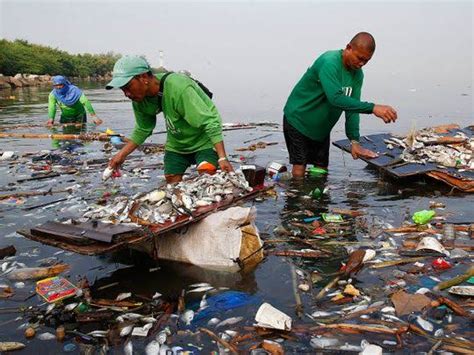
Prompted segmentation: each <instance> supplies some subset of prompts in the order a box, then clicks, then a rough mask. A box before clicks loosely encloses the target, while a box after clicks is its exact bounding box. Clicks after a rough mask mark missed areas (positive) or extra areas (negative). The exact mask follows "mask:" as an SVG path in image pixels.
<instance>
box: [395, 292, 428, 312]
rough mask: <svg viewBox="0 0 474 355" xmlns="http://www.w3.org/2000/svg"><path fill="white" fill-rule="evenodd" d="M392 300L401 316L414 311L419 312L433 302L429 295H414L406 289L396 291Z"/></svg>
mask: <svg viewBox="0 0 474 355" xmlns="http://www.w3.org/2000/svg"><path fill="white" fill-rule="evenodd" d="M391 300H392V303H393V305H394V306H395V311H396V312H397V316H399V317H400V316H403V315H405V314H410V313H412V312H419V311H421V310H422V309H423V308H424V307H426V306H428V305H430V304H431V299H430V298H428V297H427V296H425V295H422V294H414V295H412V294H409V293H406V292H405V291H398V292H396V293H394V294H393V295H392V298H391Z"/></svg>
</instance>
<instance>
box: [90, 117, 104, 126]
mask: <svg viewBox="0 0 474 355" xmlns="http://www.w3.org/2000/svg"><path fill="white" fill-rule="evenodd" d="M92 118H93V120H92V122H94V124H95V125H96V126H98V125H100V124H102V122H104V121H102V120H101V119H100V118H99V117H97V116H96V115H94V116H92Z"/></svg>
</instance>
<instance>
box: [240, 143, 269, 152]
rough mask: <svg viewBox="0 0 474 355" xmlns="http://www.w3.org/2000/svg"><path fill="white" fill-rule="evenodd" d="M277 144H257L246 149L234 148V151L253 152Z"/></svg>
mask: <svg viewBox="0 0 474 355" xmlns="http://www.w3.org/2000/svg"><path fill="white" fill-rule="evenodd" d="M276 144H278V142H257V143H255V144H251V145H249V146H248V147H243V148H235V149H234V150H235V151H237V152H244V151H246V150H250V151H254V150H257V149H265V148H266V147H267V146H270V145H276Z"/></svg>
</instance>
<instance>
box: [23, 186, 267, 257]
mask: <svg viewBox="0 0 474 355" xmlns="http://www.w3.org/2000/svg"><path fill="white" fill-rule="evenodd" d="M266 190H267V187H265V186H258V187H254V189H253V191H251V192H247V193H244V194H242V195H240V196H234V197H228V198H226V199H223V200H222V201H220V202H219V203H214V204H212V205H209V206H205V207H200V208H198V209H197V210H196V211H194V212H193V214H192V217H191V216H187V215H180V216H179V217H178V218H177V219H176V221H174V222H171V221H167V222H166V223H164V224H148V225H143V226H142V227H136V229H134V230H131V231H129V232H126V233H119V234H116V235H114V236H113V238H112V240H111V242H103V241H102V242H101V241H97V240H91V239H89V241H88V242H87V243H83V241H80V242H79V243H78V238H77V235H75V234H74V233H77V230H78V229H79V230H81V228H82V227H81V226H84V225H86V224H87V223H88V224H90V223H91V222H87V223H86V224H84V223H79V224H76V225H75V226H74V228H70V229H67V227H64V226H71V225H64V224H63V226H62V228H61V231H55V230H54V228H51V229H47V228H41V226H39V229H40V233H37V232H36V233H35V232H34V231H37V230H38V227H36V228H31V229H23V230H19V231H17V232H18V233H19V234H21V235H23V236H24V237H26V238H28V239H30V240H34V241H37V242H40V243H42V244H46V245H50V246H54V247H57V248H60V249H64V250H67V251H72V252H75V253H78V254H83V255H98V254H105V253H110V252H114V251H117V250H121V249H125V248H128V247H129V246H130V245H131V244H135V243H141V242H144V241H146V240H147V239H149V240H150V241H151V240H152V239H153V238H155V237H158V236H160V235H161V234H163V233H166V232H169V231H171V230H174V229H178V228H182V227H184V226H186V225H188V224H191V223H195V222H197V221H199V220H201V219H203V218H205V217H207V216H209V215H210V214H212V213H214V212H216V211H219V210H223V209H226V208H229V207H232V206H233V205H234V204H236V203H237V202H239V201H245V200H248V199H251V198H253V197H255V196H256V195H258V194H259V193H261V192H263V191H266ZM108 226H109V228H111V227H113V225H108ZM118 226H120V225H118ZM118 226H117V227H118ZM65 229H66V231H65ZM45 231H46V232H45ZM68 234H71V235H72V237H71V235H68ZM65 235H67V236H66V237H65Z"/></svg>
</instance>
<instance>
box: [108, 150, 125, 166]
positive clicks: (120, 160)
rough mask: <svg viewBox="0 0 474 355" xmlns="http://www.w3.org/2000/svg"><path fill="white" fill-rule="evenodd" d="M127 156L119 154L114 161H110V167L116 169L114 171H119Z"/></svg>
mask: <svg viewBox="0 0 474 355" xmlns="http://www.w3.org/2000/svg"><path fill="white" fill-rule="evenodd" d="M126 157H127V156H126V155H123V154H122V152H121V151H120V152H118V153H117V154H115V155H114V156H113V157H112V159H110V161H109V167H110V168H112V169H114V170H117V169H118V168H120V166H121V165H122V164H123V162H124V161H125V158H126Z"/></svg>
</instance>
